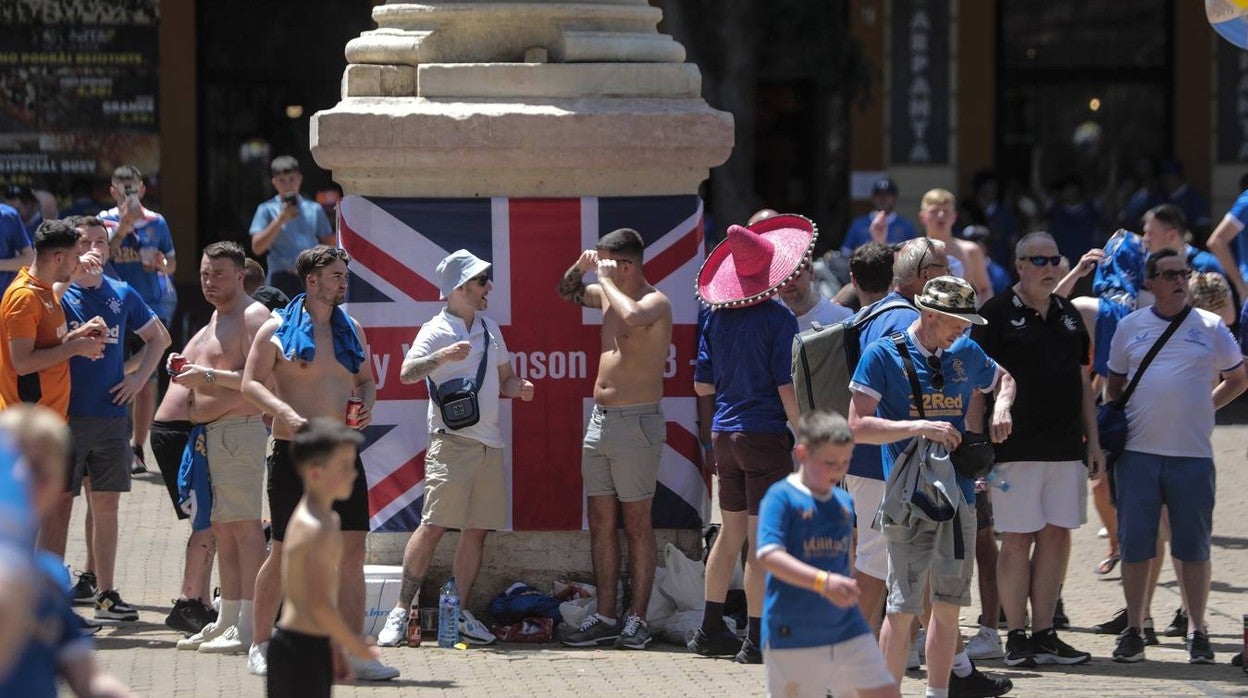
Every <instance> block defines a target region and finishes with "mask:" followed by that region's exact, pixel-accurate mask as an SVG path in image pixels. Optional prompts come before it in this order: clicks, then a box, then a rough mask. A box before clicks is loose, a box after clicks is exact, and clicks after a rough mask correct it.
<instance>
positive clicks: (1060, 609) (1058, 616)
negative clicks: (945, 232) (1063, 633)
mask: <svg viewBox="0 0 1248 698" xmlns="http://www.w3.org/2000/svg"><path fill="white" fill-rule="evenodd" d="M1053 629H1054V630H1070V618H1067V617H1066V605H1065V604H1063V603H1062V597H1060V596H1059V597H1057V606H1055V607H1054V608H1053Z"/></svg>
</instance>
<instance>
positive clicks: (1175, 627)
mask: <svg viewBox="0 0 1248 698" xmlns="http://www.w3.org/2000/svg"><path fill="white" fill-rule="evenodd" d="M1162 634H1163V635H1165V636H1166V637H1187V611H1184V610H1183V609H1181V608H1180V609H1177V610H1176V611H1175V612H1174V620H1172V621H1170V625H1167V626H1166V629H1165V630H1163V631H1162Z"/></svg>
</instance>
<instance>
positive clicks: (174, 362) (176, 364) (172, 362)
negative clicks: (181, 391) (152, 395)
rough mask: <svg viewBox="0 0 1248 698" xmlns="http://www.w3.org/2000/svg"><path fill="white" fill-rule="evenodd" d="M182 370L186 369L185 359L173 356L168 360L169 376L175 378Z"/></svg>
mask: <svg viewBox="0 0 1248 698" xmlns="http://www.w3.org/2000/svg"><path fill="white" fill-rule="evenodd" d="M184 368H186V357H184V356H175V357H173V358H172V359H169V375H171V376H176V375H178V374H179V373H181V372H182V369H184Z"/></svg>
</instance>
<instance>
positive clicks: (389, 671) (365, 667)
mask: <svg viewBox="0 0 1248 698" xmlns="http://www.w3.org/2000/svg"><path fill="white" fill-rule="evenodd" d="M350 661H351V673H353V674H355V678H357V679H359V680H361V681H389V680H390V679H394V678H398V676H399V670H398V669H395V668H394V667H392V666H386V665H385V664H382V663H381V660H380V659H370V660H368V661H362V660H359V659H356V658H355V657H350Z"/></svg>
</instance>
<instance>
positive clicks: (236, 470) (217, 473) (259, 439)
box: [168, 241, 269, 654]
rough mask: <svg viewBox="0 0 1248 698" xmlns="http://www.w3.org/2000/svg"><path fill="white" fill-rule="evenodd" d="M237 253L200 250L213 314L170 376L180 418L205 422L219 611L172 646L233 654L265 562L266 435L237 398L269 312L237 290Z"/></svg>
mask: <svg viewBox="0 0 1248 698" xmlns="http://www.w3.org/2000/svg"><path fill="white" fill-rule="evenodd" d="M246 259H247V257H246V255H245V254H244V253H243V248H242V247H241V246H239V245H238V244H237V243H234V242H229V241H224V242H214V243H212V244H211V245H209V246H207V247H205V248H204V254H203V258H202V259H201V260H200V264H199V285H200V288H201V289H202V290H203V293H204V299H205V300H207V301H208V302H209V303H211V304H212V306H213V308H215V310H214V311H213V313H212V318H211V319H209V321H208V325H207V326H205V327H204V328H203V330H202V331H200V332H199V333H198V334H196V335H195V336H194V337H193V338H192V339H191V341H190V342H188V343H187V345H186V347H185V349H183V352H184V353H182V354H172V355H170V357H169V362H170V363H169V364H168V365H172V361H173V360H174V359H175V358H179V357H180V358H183V359H185V360H186V365H185V366H184V367H183V368H182V370H181V372H179V373H177V374H176V375H175V376H173V377H172V379H173V380H174V381H177V383H178V384H179V385H181V386H182V387H184V388H187V389H188V390H190V395H189V397H188V398H187V416H188V417H189V418H190V421H191V422H194V423H195V424H203V425H205V430H204V438H205V447H206V449H207V452H208V473H209V475H210V476H211V478H212V515H211V520H212V534H213V536H214V537H215V538H216V540H217V551H218V555H219V560H220V564H219V572H220V576H221V612H220V615H219V616H218V618H217V620H216V621H214V622H212V623H209V624H208V625H206V626H204V627H203V629H201V630H200V631H199V632H198V633H196V634H195V635H192V636H191V637H189V638H186V639H184V640H182V641H180V642H178V649H198V650H199V651H201V652H212V653H219V654H233V653H236V652H242V651H244V650H246V649H247V647H249V646H250V645H251V628H252V617H253V610H254V609H253V601H252V599H253V598H255V581H256V572H257V571H258V570H259V569H260V563H261V561H263V559H264V531H263V529H262V528H261V526H260V514H261V500H260V490H261V488H262V487H263V485H264V446H265V442H266V440H267V439H268V434H267V433H266V431H265V428H264V422H263V421H262V418H261V415H260V409H259V408H258V407H256V406H255V405H253V404H252V403H251V402H249V401H248V400H247V398H246V397H244V396H243V393H242V383H243V366H244V364H245V363H246V361H247V352H248V350H249V349H250V347H251V341H252V338H253V337H255V335H256V333H257V332H258V331H259V330H260V326H261V325H263V324H264V321H265V320H266V319H267V318H268V317H269V311H268V309H266V308H265V307H264V306H263V305H260V304H258V303H256V302H255V301H254V300H252V299H251V296H248V295H247V293H246V292H245V291H244V290H243V268H244V264H245V262H246Z"/></svg>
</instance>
